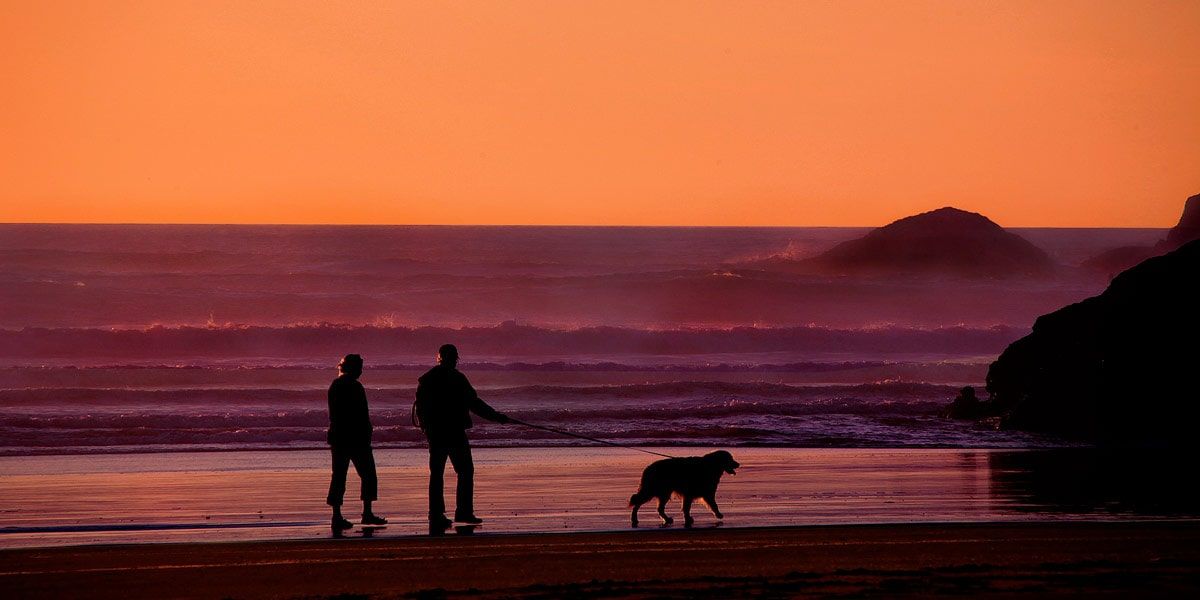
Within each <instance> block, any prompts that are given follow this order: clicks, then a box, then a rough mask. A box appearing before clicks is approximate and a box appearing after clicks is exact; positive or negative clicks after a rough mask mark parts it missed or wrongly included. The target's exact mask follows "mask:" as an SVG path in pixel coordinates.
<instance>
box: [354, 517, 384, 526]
mask: <svg viewBox="0 0 1200 600" xmlns="http://www.w3.org/2000/svg"><path fill="white" fill-rule="evenodd" d="M360 523H362V524H363V525H387V519H385V518H383V517H379V516H375V515H363V517H362V521H360Z"/></svg>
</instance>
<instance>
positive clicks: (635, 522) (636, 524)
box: [629, 519, 638, 527]
mask: <svg viewBox="0 0 1200 600" xmlns="http://www.w3.org/2000/svg"><path fill="white" fill-rule="evenodd" d="M629 526H630V527H637V526H638V522H637V519H634V520H632V521H630V522H629Z"/></svg>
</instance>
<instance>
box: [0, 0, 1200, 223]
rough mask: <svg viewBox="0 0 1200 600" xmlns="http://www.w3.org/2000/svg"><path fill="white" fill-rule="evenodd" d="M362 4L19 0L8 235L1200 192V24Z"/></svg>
mask: <svg viewBox="0 0 1200 600" xmlns="http://www.w3.org/2000/svg"><path fill="white" fill-rule="evenodd" d="M345 4H346V5H345V6H344V5H343V4H342V3H333V2H330V3H326V2H315V1H314V2H254V3H249V2H241V1H231V2H216V1H209V0H205V1H198V2H176V1H161V2H123V1H117V0H104V1H97V2H55V1H34V0H27V1H25V2H17V1H6V2H5V3H4V7H3V9H2V10H3V16H2V17H0V90H3V93H2V94H0V153H2V155H0V221H4V222H27V221H45V222H209V223H211V222H233V223H454V224H458V223H501V224H668V225H878V224H882V223H884V222H887V221H890V220H892V219H895V218H897V217H900V216H904V215H906V214H911V213H914V212H919V211H921V210H927V209H930V208H936V207H939V206H943V205H947V204H950V205H955V206H958V207H961V208H965V209H969V210H975V211H979V212H982V213H984V214H986V215H988V216H990V217H992V218H993V219H994V220H996V221H997V222H999V223H1001V224H1003V225H1010V226H1019V225H1023V226H1038V225H1040V226H1150V227H1164V226H1170V225H1173V224H1174V222H1175V220H1176V219H1178V216H1179V212H1180V210H1181V208H1182V205H1183V200H1184V198H1185V197H1187V196H1189V195H1191V194H1195V193H1200V2H1196V1H1195V0H1183V1H1177V2H1176V1H1171V2H1148V1H1142V0H1139V1H1136V2H1134V1H1128V0H1122V1H1116V2H1103V1H1097V0H1085V1H1079V2H1067V1H1055V0H1037V1H1033V2H1023V1H1015V0H1006V1H1002V2H1000V1H997V2H982V1H981V2H969V1H966V0H947V1H944V2H913V1H903V2H902V1H889V2H866V1H855V0H848V1H838V2H800V1H795V2H770V3H758V2H700V1H691V2H679V3H673V2H644V1H635V2H616V1H611V0H609V1H599V2H561V1H559V0H548V1H545V2H453V3H444V4H442V3H424V2H421V3H416V2H413V3H402V2H355V3H345ZM251 5H252V6H251Z"/></svg>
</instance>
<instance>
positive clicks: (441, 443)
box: [413, 344, 509, 530]
mask: <svg viewBox="0 0 1200 600" xmlns="http://www.w3.org/2000/svg"><path fill="white" fill-rule="evenodd" d="M437 362H438V364H437V366H435V367H433V368H432V369H430V370H429V371H428V372H427V373H425V374H424V375H422V376H421V377H420V378H419V379H418V383H417V399H416V402H415V403H414V405H413V413H414V414H413V416H414V420H415V422H416V423H417V425H418V426H419V427H420V428H421V430H422V431H423V432H424V433H425V437H426V439H427V440H428V442H429V525H430V528H431V529H433V530H440V529H446V528H448V527H450V526H451V525H452V524H453V522H452V521H451V520H450V519H448V518H446V502H445V499H444V497H443V488H444V485H445V484H444V477H445V471H446V459H447V458H449V459H450V464H451V465H452V466H453V467H454V472H455V474H457V476H458V487H457V489H456V491H455V497H454V499H455V504H456V506H455V510H454V521H457V522H459V523H464V524H467V525H478V524H480V523H482V522H483V519H480V518H479V517H477V516H475V507H474V493H475V465H474V463H473V462H472V460H471V444H470V443H469V442H468V441H467V430H468V429H470V428H471V426H472V425H473V423H472V422H471V413H475V414H476V415H478V416H480V417H482V418H484V419H487V420H489V421H494V422H496V423H508V422H509V418H508V417H507V416H506V415H504V414H503V413H500V412H497V411H496V409H494V408H492V407H491V406H488V404H487V403H486V402H484V401H483V400H482V399H480V398H479V394H477V393H475V388H473V387H471V382H470V381H468V380H467V376H466V375H463V374H462V373H461V372H460V371H459V370H458V368H457V367H458V348H456V347H455V346H454V345H453V344H446V345H444V346H442V347H441V348H439V349H438V355H437Z"/></svg>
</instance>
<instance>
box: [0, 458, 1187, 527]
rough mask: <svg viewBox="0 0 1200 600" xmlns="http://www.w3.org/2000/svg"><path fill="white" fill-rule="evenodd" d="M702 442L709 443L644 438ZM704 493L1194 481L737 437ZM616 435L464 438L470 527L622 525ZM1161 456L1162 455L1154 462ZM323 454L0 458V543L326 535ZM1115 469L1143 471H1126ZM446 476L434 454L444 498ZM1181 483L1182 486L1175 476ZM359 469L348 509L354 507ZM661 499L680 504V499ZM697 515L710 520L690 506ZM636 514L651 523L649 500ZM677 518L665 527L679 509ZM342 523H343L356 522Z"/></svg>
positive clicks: (969, 498) (1154, 510)
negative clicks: (519, 442)
mask: <svg viewBox="0 0 1200 600" xmlns="http://www.w3.org/2000/svg"><path fill="white" fill-rule="evenodd" d="M657 450H658V451H662V452H665V453H668V454H674V455H680V456H683V455H699V454H702V453H704V452H705V451H707V450H708V449H706V448H678V447H676V448H657ZM733 454H734V456H735V457H736V458H737V460H738V461H740V462H741V463H742V465H743V466H742V468H740V469H738V473H737V474H736V475H725V476H724V477H723V479H722V482H721V485H720V488H719V491H718V493H717V500H718V502H719V503H720V506H721V510H722V512H724V513H725V517H726V518H725V521H724V526H726V527H765V526H797V525H821V524H824V525H832V524H867V523H913V522H992V521H1014V520H1080V519H1086V520H1097V519H1100V520H1119V519H1130V518H1136V519H1145V518H1152V519H1159V518H1192V517H1194V516H1196V515H1197V514H1200V511H1198V510H1197V504H1200V503H1197V502H1196V501H1195V498H1196V494H1195V493H1194V492H1189V491H1188V490H1185V489H1182V488H1180V489H1161V486H1159V487H1158V488H1156V487H1155V486H1154V482H1153V481H1148V480H1149V479H1151V478H1153V479H1155V480H1158V481H1178V478H1173V477H1152V476H1153V475H1154V473H1153V471H1152V470H1148V467H1149V466H1150V465H1154V464H1156V463H1155V461H1153V460H1149V459H1148V460H1143V461H1138V462H1137V463H1135V464H1133V465H1132V466H1127V465H1121V464H1110V463H1106V462H1101V461H1098V460H1095V457H1092V456H1091V455H1090V454H1088V453H1085V452H1072V451H1069V450H1060V451H1046V452H1031V451H997V450H961V449H928V450H897V449H790V448H734V449H733ZM376 459H377V462H378V463H379V469H380V499H379V501H378V502H377V503H376V505H375V508H376V510H377V512H379V513H380V514H383V515H385V516H387V517H389V518H390V520H391V523H390V525H389V527H388V528H387V529H385V530H382V531H380V532H377V536H378V537H383V538H394V537H403V536H413V535H424V534H425V533H427V531H426V527H425V514H426V512H427V510H426V491H425V490H426V486H427V481H428V479H427V477H428V476H427V467H426V462H427V460H428V459H427V453H426V452H425V451H423V450H400V449H397V450H379V451H377V454H376ZM654 460H657V457H654V456H647V455H643V454H639V453H637V452H632V451H630V450H625V449H619V448H477V449H476V450H475V464H476V480H477V481H476V483H477V488H476V509H477V512H478V513H479V514H480V515H481V516H483V517H484V518H486V519H487V522H486V523H485V525H484V527H483V528H482V529H481V533H488V534H499V533H521V532H579V531H605V530H624V529H627V528H628V527H629V512H628V509H627V508H626V504H627V502H628V499H629V496H630V494H632V493H633V491H634V490H635V489H636V487H637V484H638V479H639V477H640V474H641V471H642V469H643V468H645V466H646V465H648V464H650V463H651V462H652V461H654ZM1165 468H1168V469H1170V468H1171V467H1170V465H1165ZM328 469H329V455H328V453H327V452H321V451H292V452H202V453H161V454H125V455H94V456H83V455H69V456H26V457H6V458H0V507H2V508H3V510H2V512H0V548H18V547H38V546H59V545H79V544H101V543H103V544H113V543H157V542H219V541H238V540H241V541H250V540H286V539H310V540H315V539H324V538H328V537H329V535H330V532H329V527H328V523H329V512H328V510H329V509H328V507H327V506H325V492H326V489H327V486H328V482H329V471H328ZM1123 470H1124V471H1133V472H1135V473H1138V474H1145V478H1146V480H1130V478H1129V476H1122V472H1123ZM453 481H454V476H453V474H452V471H451V470H450V469H449V468H447V485H446V489H447V496H446V497H447V500H448V501H449V502H450V504H451V506H453V490H454V483H453ZM1180 485H1182V484H1180ZM357 494H358V478H357V476H355V475H354V474H353V473H352V474H351V475H350V479H349V485H348V490H347V494H346V505H345V509H346V514H347V515H348V516H349V517H350V518H352V519H353V518H356V516H357V514H358V510H359V505H358V502H357V501H356V499H357ZM668 511H669V512H670V513H671V514H674V515H676V516H678V515H679V511H680V508H679V502H678V501H673V502H672V503H671V504H670V505H669V507H668ZM694 514H695V515H696V518H697V526H698V527H713V526H715V525H716V523H715V520H714V518H713V517H712V515H711V514H710V513H709V512H708V511H707V510H706V509H705V508H704V507H702V506H697V507H695V510H694ZM641 520H642V526H643V527H650V528H653V527H657V525H658V519H657V518H656V517H655V515H654V508H653V506H645V507H643V508H642V511H641ZM676 526H678V521H677V524H676ZM360 533H361V532H360V530H359V529H355V530H353V531H351V532H350V535H354V536H357V535H360Z"/></svg>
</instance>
